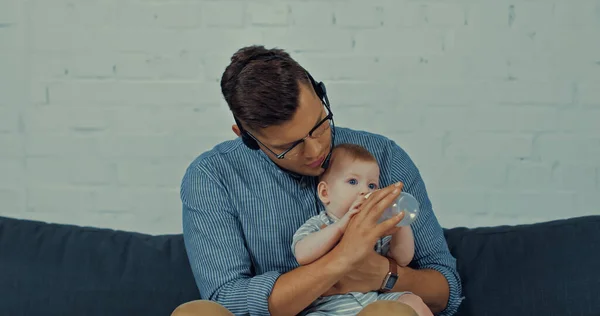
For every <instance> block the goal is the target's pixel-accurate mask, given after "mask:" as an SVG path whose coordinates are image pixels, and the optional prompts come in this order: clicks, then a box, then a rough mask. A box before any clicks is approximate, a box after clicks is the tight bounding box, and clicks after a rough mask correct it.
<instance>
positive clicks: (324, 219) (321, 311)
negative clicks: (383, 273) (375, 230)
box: [292, 211, 410, 316]
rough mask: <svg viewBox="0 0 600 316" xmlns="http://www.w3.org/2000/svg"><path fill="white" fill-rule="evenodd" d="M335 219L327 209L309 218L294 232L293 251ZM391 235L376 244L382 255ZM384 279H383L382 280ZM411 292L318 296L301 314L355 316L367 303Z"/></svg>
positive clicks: (388, 248) (396, 297) (309, 315)
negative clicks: (328, 213) (309, 236)
mask: <svg viewBox="0 0 600 316" xmlns="http://www.w3.org/2000/svg"><path fill="white" fill-rule="evenodd" d="M333 223H334V221H333V220H332V219H331V218H330V217H329V216H328V215H327V213H326V212H325V211H321V212H320V213H319V215H315V216H313V217H311V218H309V219H308V220H307V221H306V223H304V225H302V226H301V227H300V228H299V229H298V230H297V231H296V233H295V234H294V237H293V238H292V253H293V254H294V255H296V251H295V250H296V244H297V243H298V242H299V241H300V240H302V239H303V238H304V237H306V236H308V235H309V234H312V233H315V232H317V231H319V230H321V226H323V225H327V226H329V225H331V224H333ZM391 239H392V237H391V236H385V237H384V238H381V239H380V240H378V241H377V244H376V245H374V248H375V251H377V252H378V253H379V254H380V255H382V256H386V255H387V254H388V251H389V250H390V241H391ZM382 281H383V280H382ZM406 293H410V292H390V293H382V294H379V293H377V292H367V293H360V292H351V293H347V294H343V295H331V296H325V297H320V298H318V299H317V300H316V301H315V302H313V303H312V304H311V305H310V306H309V307H308V308H307V309H305V310H304V312H303V313H302V314H300V315H303V316H304V315H306V316H318V315H327V316H354V315H356V314H358V312H360V311H361V310H362V309H363V308H364V307H365V306H367V304H369V303H373V302H375V301H378V300H392V301H395V300H398V298H399V297H400V296H401V295H402V294H406Z"/></svg>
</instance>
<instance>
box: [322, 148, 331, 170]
mask: <svg viewBox="0 0 600 316" xmlns="http://www.w3.org/2000/svg"><path fill="white" fill-rule="evenodd" d="M330 159H331V149H330V150H329V153H328V154H327V156H326V157H325V159H323V163H322V164H321V168H323V169H327V168H329V160H330Z"/></svg>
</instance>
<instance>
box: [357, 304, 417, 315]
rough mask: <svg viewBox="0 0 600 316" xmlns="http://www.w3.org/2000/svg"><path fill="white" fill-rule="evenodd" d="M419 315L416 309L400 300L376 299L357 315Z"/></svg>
mask: <svg viewBox="0 0 600 316" xmlns="http://www.w3.org/2000/svg"><path fill="white" fill-rule="evenodd" d="M385 315H393V316H419V315H418V314H417V313H416V312H415V310H414V309H412V308H411V307H410V306H408V305H407V304H405V303H401V302H399V301H386V300H381V301H376V302H373V303H371V304H369V305H367V306H365V308H363V309H362V311H361V312H360V313H358V315H357V316H385Z"/></svg>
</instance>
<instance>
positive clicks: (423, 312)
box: [398, 294, 433, 316]
mask: <svg viewBox="0 0 600 316" xmlns="http://www.w3.org/2000/svg"><path fill="white" fill-rule="evenodd" d="M398 302H401V303H404V304H406V305H408V306H410V307H412V309H414V310H415V311H416V312H417V315H418V316H433V313H432V312H431V309H429V306H427V304H425V302H423V299H421V297H419V296H417V295H415V294H404V295H402V296H400V298H399V299H398Z"/></svg>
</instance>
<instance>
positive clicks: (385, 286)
mask: <svg viewBox="0 0 600 316" xmlns="http://www.w3.org/2000/svg"><path fill="white" fill-rule="evenodd" d="M387 259H388V261H389V263H390V269H389V271H388V273H387V274H386V275H385V278H384V279H383V283H382V284H381V288H380V289H379V292H381V293H386V292H389V291H391V290H392V289H393V288H394V285H396V281H398V265H396V262H395V261H394V260H392V259H391V258H387Z"/></svg>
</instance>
